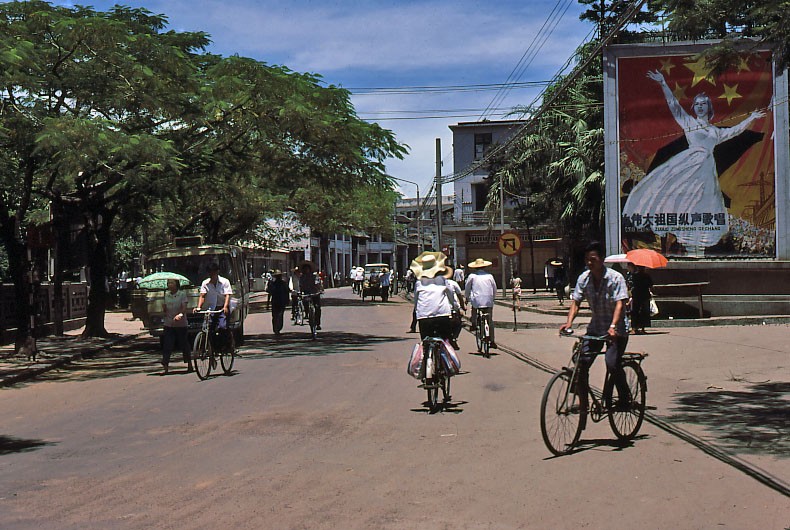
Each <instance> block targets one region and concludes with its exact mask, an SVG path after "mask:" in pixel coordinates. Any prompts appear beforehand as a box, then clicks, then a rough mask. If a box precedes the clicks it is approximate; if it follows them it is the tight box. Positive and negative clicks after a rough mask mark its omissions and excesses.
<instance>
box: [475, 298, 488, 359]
mask: <svg viewBox="0 0 790 530" xmlns="http://www.w3.org/2000/svg"><path fill="white" fill-rule="evenodd" d="M475 311H476V314H477V316H476V317H475V342H477V351H478V352H479V353H482V354H483V356H484V357H486V358H489V357H491V329H490V328H489V327H488V319H487V318H486V315H487V314H488V313H489V312H490V311H491V308H490V307H479V308H477V309H476V310H475Z"/></svg>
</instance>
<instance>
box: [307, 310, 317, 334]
mask: <svg viewBox="0 0 790 530" xmlns="http://www.w3.org/2000/svg"><path fill="white" fill-rule="evenodd" d="M307 323H308V324H310V336H311V337H312V338H313V340H315V339H316V337H317V336H318V332H317V331H316V325H317V324H316V321H315V307H314V306H313V302H312V301H310V302H308V303H307Z"/></svg>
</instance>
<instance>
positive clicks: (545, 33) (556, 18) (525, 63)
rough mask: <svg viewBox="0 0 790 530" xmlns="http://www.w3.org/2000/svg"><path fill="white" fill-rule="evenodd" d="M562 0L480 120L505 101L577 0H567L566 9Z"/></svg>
mask: <svg viewBox="0 0 790 530" xmlns="http://www.w3.org/2000/svg"><path fill="white" fill-rule="evenodd" d="M562 2H563V0H557V3H556V4H555V5H554V8H553V9H552V10H551V12H550V13H549V16H548V17H547V18H546V20H545V21H544V22H543V25H542V26H541V27H540V29H539V30H538V33H537V35H536V36H535V38H534V39H533V40H532V42H531V43H530V45H529V46H528V47H527V49H526V51H524V53H523V54H522V56H521V58H520V59H519V61H518V63H517V64H516V66H515V67H514V68H513V70H512V71H511V72H510V75H508V77H507V79H506V80H505V83H504V84H503V86H502V88H501V89H500V90H499V92H497V94H496V95H495V96H494V98H493V99H492V100H491V103H489V104H488V107H487V108H486V110H485V111H483V113H482V114H481V115H480V116H479V118H478V120H482V119H485V117H486V116H489V115H490V114H491V112H492V111H491V110H490V109H491V108H493V107H495V106H497V105H500V104H501V103H502V101H504V99H505V97H506V96H507V94H508V93H509V92H510V90H511V88H510V87H512V86H514V85H515V83H518V82H519V79H520V78H521V76H522V75H523V73H524V71H525V70H526V69H527V68H529V67H530V66H531V65H532V61H534V60H535V57H537V55H538V53H539V52H540V50H541V49H542V48H543V46H544V45H545V44H546V42H547V41H548V39H549V37H550V36H551V34H552V33H554V30H555V29H556V27H557V25H559V23H560V21H561V20H562V18H563V17H564V16H565V13H567V11H568V9H569V8H570V6H571V5H572V4H573V3H574V2H575V0H565V8H564V9H562V7H561V4H562Z"/></svg>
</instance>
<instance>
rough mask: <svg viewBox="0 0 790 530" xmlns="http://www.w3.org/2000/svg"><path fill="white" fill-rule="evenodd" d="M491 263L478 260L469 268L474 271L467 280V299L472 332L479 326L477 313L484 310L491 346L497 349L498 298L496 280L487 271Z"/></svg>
mask: <svg viewBox="0 0 790 530" xmlns="http://www.w3.org/2000/svg"><path fill="white" fill-rule="evenodd" d="M490 266H491V262H490V261H486V260H484V259H483V258H477V259H476V260H474V261H473V262H472V263H470V264H469V265H467V267H468V268H469V269H470V270H471V271H472V272H470V274H469V276H467V278H466V288H465V290H466V299H467V300H468V301H469V303H470V304H471V305H472V331H474V330H475V329H476V326H477V313H478V312H479V311H481V310H482V312H483V314H484V315H485V319H486V320H487V321H488V330H489V334H490V339H491V342H490V346H491V347H492V348H496V347H497V345H496V341H494V298H496V280H495V279H494V276H493V275H492V274H491V273H489V272H488V271H487V270H486V267H490Z"/></svg>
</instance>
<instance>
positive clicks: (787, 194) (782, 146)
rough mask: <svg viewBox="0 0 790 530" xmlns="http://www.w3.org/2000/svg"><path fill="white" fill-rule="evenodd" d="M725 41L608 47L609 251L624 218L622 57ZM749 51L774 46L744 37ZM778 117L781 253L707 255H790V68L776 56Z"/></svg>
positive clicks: (688, 50) (617, 242) (681, 51)
mask: <svg viewBox="0 0 790 530" xmlns="http://www.w3.org/2000/svg"><path fill="white" fill-rule="evenodd" d="M718 42H720V41H699V42H673V43H669V44H666V43H647V44H626V45H612V46H608V47H607V48H605V49H604V53H603V72H604V78H603V89H604V145H605V147H604V149H605V152H604V163H605V178H606V190H605V201H606V218H605V235H606V251H607V253H608V254H617V253H619V252H621V241H622V233H621V218H620V215H621V214H620V149H619V143H620V138H619V135H620V123H619V100H618V84H617V66H618V60H619V59H621V58H629V57H651V56H665V55H695V54H698V53H700V52H702V51H704V50H705V49H706V48H709V47H710V46H711V45H712V44H716V43H718ZM742 49H743V51H744V52H771V51H772V50H771V48H770V47H769V46H755V45H751V46H749V45H747V44H745V43H744V45H743V46H742ZM772 73H773V111H772V114H773V119H774V124H773V125H774V135H775V137H774V142H773V147H774V169H775V180H774V186H775V187H774V190H775V191H774V200H775V204H774V208H775V212H776V230H775V232H776V254H775V258H766V257H744V258H743V259H736V258H732V257H721V258H712V257H707V258H705V259H704V260H701V259H697V260H695V261H706V260H715V261H719V262H726V261H728V260H729V261H744V260H749V259H754V260H759V261H766V260H772V259H773V260H790V143H788V132H789V129H790V127H789V125H788V123H789V121H790V112H788V80H787V70H783V71H779V70H778V69H777V65H776V62H775V61H773V65H772Z"/></svg>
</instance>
